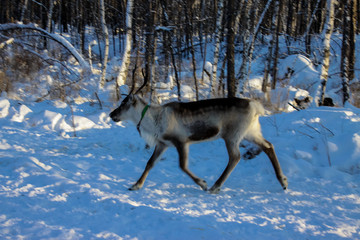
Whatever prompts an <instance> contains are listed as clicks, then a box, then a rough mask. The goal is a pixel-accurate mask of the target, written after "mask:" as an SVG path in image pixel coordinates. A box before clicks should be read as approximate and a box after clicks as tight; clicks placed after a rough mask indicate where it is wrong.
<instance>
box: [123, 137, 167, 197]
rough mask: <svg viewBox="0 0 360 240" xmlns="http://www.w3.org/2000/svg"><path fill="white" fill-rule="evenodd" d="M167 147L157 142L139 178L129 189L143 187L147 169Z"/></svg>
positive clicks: (151, 166)
mask: <svg viewBox="0 0 360 240" xmlns="http://www.w3.org/2000/svg"><path fill="white" fill-rule="evenodd" d="M167 148H168V147H167V146H166V145H165V144H163V143H158V144H157V145H156V147H155V150H154V153H153V154H152V156H151V157H150V159H149V161H148V162H147V164H146V167H145V170H144V172H143V174H142V175H141V177H140V178H139V180H138V181H137V182H136V183H135V184H134V185H133V186H132V187H130V188H129V190H138V189H140V188H142V187H143V185H144V182H145V180H146V177H147V176H148V175H149V171H150V170H151V169H152V168H153V167H154V165H155V162H156V160H157V159H158V158H159V157H160V156H161V155H162V154H163V153H164V152H165V150H166V149H167Z"/></svg>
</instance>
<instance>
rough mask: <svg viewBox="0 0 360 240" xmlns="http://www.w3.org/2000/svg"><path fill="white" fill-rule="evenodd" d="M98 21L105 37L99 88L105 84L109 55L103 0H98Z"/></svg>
mask: <svg viewBox="0 0 360 240" xmlns="http://www.w3.org/2000/svg"><path fill="white" fill-rule="evenodd" d="M100 22H101V29H102V32H103V34H104V38H105V50H104V59H103V62H102V68H101V79H100V88H103V87H104V85H105V77H106V67H107V61H108V56H109V32H108V29H107V27H106V22H105V4H104V0H100Z"/></svg>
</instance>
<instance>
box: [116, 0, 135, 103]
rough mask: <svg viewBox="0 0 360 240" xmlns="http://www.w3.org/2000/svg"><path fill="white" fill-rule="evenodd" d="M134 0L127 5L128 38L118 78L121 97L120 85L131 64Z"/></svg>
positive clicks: (117, 87)
mask: <svg viewBox="0 0 360 240" xmlns="http://www.w3.org/2000/svg"><path fill="white" fill-rule="evenodd" d="M133 3H134V2H133V0H127V6H126V40H125V47H124V53H123V56H122V61H121V66H120V71H119V74H118V76H117V78H116V92H117V94H118V95H117V97H118V99H120V92H119V91H120V89H119V87H120V86H122V85H125V82H126V77H127V72H128V69H129V65H130V54H131V40H132V30H131V29H132V12H133V5H134V4H133Z"/></svg>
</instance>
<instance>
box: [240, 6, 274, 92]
mask: <svg viewBox="0 0 360 240" xmlns="http://www.w3.org/2000/svg"><path fill="white" fill-rule="evenodd" d="M271 2H272V0H268V2H267V4H266V6H265V8H264V9H263V12H262V14H261V16H260V18H259V20H258V22H257V24H256V27H255V25H254V24H253V25H252V27H251V33H250V34H249V36H247V38H244V40H245V41H244V50H243V62H242V63H241V67H240V69H239V73H238V76H237V82H238V83H239V90H240V93H242V92H244V88H245V83H246V82H247V81H248V79H249V74H250V67H251V62H252V56H253V52H254V45H255V39H256V36H257V34H258V32H259V29H260V25H261V23H262V22H263V19H264V16H265V14H266V13H267V10H268V9H269V7H270V5H271ZM258 4H259V1H258V0H256V2H255V5H254V7H255V8H256V10H255V14H254V15H257V11H258V10H257V9H258ZM254 19H255V18H254ZM250 21H251V20H250V16H249V24H250Z"/></svg>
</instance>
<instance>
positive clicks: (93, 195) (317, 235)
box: [0, 97, 360, 239]
mask: <svg viewBox="0 0 360 240" xmlns="http://www.w3.org/2000/svg"><path fill="white" fill-rule="evenodd" d="M112 108H113V106H109V104H107V105H106V104H105V106H104V109H100V108H99V106H98V105H96V104H93V105H91V104H89V103H82V104H73V105H71V106H69V105H68V104H65V103H62V102H59V101H44V102H39V103H25V102H22V101H16V100H11V99H7V98H5V97H3V98H0V113H1V115H0V126H1V128H0V166H1V167H0V202H1V206H0V209H1V211H0V238H1V239H359V238H360V186H359V183H360V161H359V159H360V124H359V122H360V110H358V109H357V108H354V107H351V106H350V105H348V106H346V107H345V108H327V107H321V108H310V109H307V110H302V111H295V112H291V113H281V114H275V115H269V116H264V117H262V118H261V124H262V129H263V133H264V136H265V137H266V138H267V139H268V140H269V141H271V142H272V143H273V144H274V146H275V150H276V152H277V155H278V157H279V161H280V163H281V165H282V168H283V171H284V173H285V175H286V176H287V177H288V180H289V189H288V190H286V191H283V190H282V188H281V186H280V184H279V183H278V181H277V179H276V177H275V174H274V171H273V169H272V167H271V163H270V162H269V160H268V159H267V157H266V155H265V154H263V153H261V154H260V155H258V156H257V157H256V158H254V159H252V160H242V161H241V162H240V163H239V165H238V166H237V167H236V169H235V170H234V172H233V173H232V175H231V176H230V178H229V179H228V181H227V182H226V183H225V185H224V187H223V188H222V190H221V192H220V193H219V194H215V195H212V194H209V193H207V192H204V191H202V190H201V189H200V188H199V187H198V186H196V185H195V184H194V183H193V182H192V180H191V179H190V178H189V177H187V176H186V175H185V174H184V173H183V172H182V171H181V170H180V169H179V167H178V162H177V154H176V151H175V150H174V149H169V150H168V151H167V152H166V153H165V154H164V155H163V157H162V160H161V161H160V162H159V163H158V164H157V165H156V166H155V167H154V169H153V170H152V171H151V172H150V174H149V177H148V179H147V181H146V182H145V185H144V188H143V189H141V190H139V191H129V190H128V187H130V186H131V185H132V184H133V183H134V182H135V181H136V180H137V178H138V177H140V175H141V173H142V171H143V169H144V167H145V165H146V162H147V159H148V158H149V157H150V155H151V153H152V152H151V149H150V150H149V149H147V148H145V144H144V141H143V140H142V139H141V138H140V136H139V134H138V132H137V130H136V127H135V126H134V125H132V124H131V123H128V122H120V123H117V124H116V123H113V122H111V121H110V119H109V118H108V117H107V115H108V113H109V112H110V111H111V109H112ZM74 128H75V130H74ZM75 132H76V137H75V136H74V135H75V134H74V133H75ZM241 151H242V152H243V153H245V150H244V149H241ZM226 163H227V155H226V149H225V146H224V144H223V142H222V141H220V140H219V141H213V142H207V143H201V144H197V145H192V146H191V147H190V163H189V164H190V166H189V167H190V169H191V170H193V171H194V173H195V174H197V175H198V176H200V177H203V178H204V179H206V180H207V181H208V183H209V185H211V184H212V183H214V182H215V181H216V179H217V177H219V176H220V174H221V172H222V170H223V169H224V167H225V166H226ZM330 164H331V166H330Z"/></svg>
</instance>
